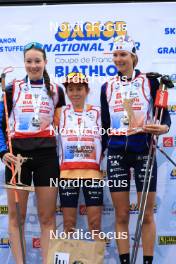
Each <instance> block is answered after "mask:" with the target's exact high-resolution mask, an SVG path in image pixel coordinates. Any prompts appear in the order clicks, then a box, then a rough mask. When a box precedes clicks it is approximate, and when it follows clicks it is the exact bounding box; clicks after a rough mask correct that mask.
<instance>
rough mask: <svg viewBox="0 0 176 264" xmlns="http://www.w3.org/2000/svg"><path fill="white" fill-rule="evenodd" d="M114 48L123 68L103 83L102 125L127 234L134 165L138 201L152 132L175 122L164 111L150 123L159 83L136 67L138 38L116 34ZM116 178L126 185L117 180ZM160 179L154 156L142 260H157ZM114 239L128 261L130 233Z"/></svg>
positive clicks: (119, 226) (119, 228) (120, 223)
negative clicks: (156, 213) (157, 120)
mask: <svg viewBox="0 0 176 264" xmlns="http://www.w3.org/2000/svg"><path fill="white" fill-rule="evenodd" d="M114 47H115V48H114V51H113V60H114V63H115V65H116V66H117V68H118V71H119V72H118V75H117V76H115V77H114V78H112V79H111V80H110V81H109V82H107V83H106V84H104V85H103V86H102V91H101V109H102V123H103V125H102V126H103V128H105V129H106V130H108V133H107V134H106V137H105V138H104V140H105V141H106V142H107V145H108V157H107V158H108V163H107V174H108V178H109V179H110V180H113V182H114V186H113V187H110V192H111V197H112V201H113V204H114V207H115V216H116V232H124V231H125V232H127V233H128V234H129V231H128V225H129V208H130V200H129V191H130V169H131V168H134V172H135V183H136V189H137V198H138V205H139V204H140V198H141V192H142V188H143V182H144V176H145V170H146V163H147V158H148V154H149V145H150V139H151V134H156V135H161V134H164V133H167V132H168V130H169V127H170V125H171V121H170V116H169V113H168V111H167V110H164V113H163V118H162V122H161V124H152V123H153V115H154V101H155V97H156V91H157V89H158V88H159V82H158V80H157V79H153V80H151V79H148V78H147V77H146V74H144V73H141V72H140V71H139V70H135V69H134V68H135V67H136V65H137V62H138V57H137V55H136V48H135V45H134V42H133V41H132V40H131V39H130V38H129V36H125V37H124V38H122V39H118V40H117V42H115V43H114ZM108 135H109V138H108ZM103 142H104V141H103ZM117 181H118V182H119V181H120V182H121V183H122V184H121V185H120V184H116V182H117ZM156 184H157V164H156V160H155V163H154V168H153V172H152V178H151V182H150V186H149V195H148V200H147V204H146V211H145V214H144V221H143V226H142V247H143V254H144V258H143V263H144V264H146V263H148V264H151V263H152V261H153V252H154V243H155V223H154V215H153V211H154V206H155V197H156ZM116 242H117V246H118V251H119V255H120V261H121V263H125V264H127V263H130V254H129V250H130V245H129V236H128V239H118V240H117V241H116ZM141 263H142V262H141Z"/></svg>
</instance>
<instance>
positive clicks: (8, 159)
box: [2, 152, 17, 169]
mask: <svg viewBox="0 0 176 264" xmlns="http://www.w3.org/2000/svg"><path fill="white" fill-rule="evenodd" d="M2 161H3V162H4V164H5V165H6V166H7V167H8V168H10V169H11V164H14V165H15V164H16V163H17V157H16V156H14V155H13V154H11V153H9V152H7V153H5V154H4V156H3V158H2Z"/></svg>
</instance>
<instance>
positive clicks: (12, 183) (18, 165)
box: [5, 154, 34, 192]
mask: <svg viewBox="0 0 176 264" xmlns="http://www.w3.org/2000/svg"><path fill="white" fill-rule="evenodd" d="M28 159H32V158H27V157H22V156H21V154H17V162H16V164H15V171H14V173H13V175H12V178H11V180H10V182H9V183H8V184H6V185H5V187H6V188H11V189H19V190H26V191H31V192H32V191H34V187H32V186H29V185H25V184H23V183H22V182H21V166H22V164H23V162H25V161H27V160H28ZM16 175H17V181H15V176H16Z"/></svg>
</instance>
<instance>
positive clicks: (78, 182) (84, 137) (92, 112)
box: [55, 72, 103, 239]
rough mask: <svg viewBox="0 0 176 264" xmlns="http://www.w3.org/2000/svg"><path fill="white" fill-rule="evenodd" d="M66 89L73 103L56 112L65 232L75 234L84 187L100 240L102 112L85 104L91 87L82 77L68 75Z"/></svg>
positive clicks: (92, 226) (90, 220) (91, 223)
mask: <svg viewBox="0 0 176 264" xmlns="http://www.w3.org/2000/svg"><path fill="white" fill-rule="evenodd" d="M64 86H65V89H66V94H67V96H68V98H69V100H70V103H69V104H67V105H66V106H63V107H62V108H60V109H57V111H56V115H55V125H56V126H58V127H59V132H60V133H59V134H60V143H61V146H60V151H61V153H60V172H61V174H60V177H61V182H60V186H59V193H60V200H61V207H62V209H63V217H64V231H65V232H66V233H68V232H72V231H73V229H74V228H75V226H76V215H77V205H78V198H79V192H80V187H82V190H83V193H84V198H85V204H86V207H87V215H88V226H89V230H90V231H92V230H95V231H96V232H95V237H94V238H95V239H97V238H98V233H99V231H100V229H101V211H102V204H103V189H102V187H101V186H99V180H100V179H102V173H101V171H100V159H101V136H100V133H99V129H100V124H101V121H100V120H101V118H100V116H101V114H100V108H99V107H96V106H93V105H88V104H86V97H87V95H88V93H89V86H88V80H87V78H86V76H85V75H83V74H82V73H75V72H72V73H70V74H68V76H67V77H66V81H65V83H64ZM93 180H95V182H93Z"/></svg>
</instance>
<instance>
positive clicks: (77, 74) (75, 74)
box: [67, 72, 87, 79]
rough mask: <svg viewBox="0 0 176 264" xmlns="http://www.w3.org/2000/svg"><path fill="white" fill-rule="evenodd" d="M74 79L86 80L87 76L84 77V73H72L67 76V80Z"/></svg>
mask: <svg viewBox="0 0 176 264" xmlns="http://www.w3.org/2000/svg"><path fill="white" fill-rule="evenodd" d="M73 77H77V78H79V79H86V78H87V77H86V75H84V74H83V73H81V72H70V73H69V74H68V75H67V78H68V79H70V78H73Z"/></svg>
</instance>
